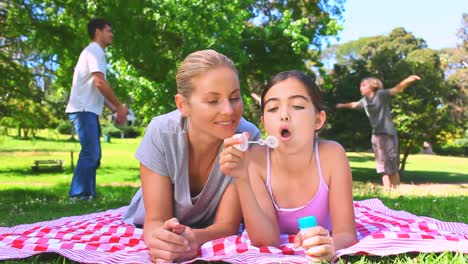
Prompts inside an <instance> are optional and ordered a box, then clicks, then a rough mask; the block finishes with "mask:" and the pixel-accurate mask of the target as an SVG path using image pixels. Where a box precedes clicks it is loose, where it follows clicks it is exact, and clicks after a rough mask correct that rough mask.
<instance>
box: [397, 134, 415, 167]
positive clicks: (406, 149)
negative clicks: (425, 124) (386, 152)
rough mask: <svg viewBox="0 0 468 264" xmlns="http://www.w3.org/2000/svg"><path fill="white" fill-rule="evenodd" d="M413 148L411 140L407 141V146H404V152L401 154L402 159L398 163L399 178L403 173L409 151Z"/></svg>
mask: <svg viewBox="0 0 468 264" xmlns="http://www.w3.org/2000/svg"><path fill="white" fill-rule="evenodd" d="M412 148H413V140H411V139H410V140H409V141H408V144H406V146H405V152H404V153H403V159H402V160H401V163H400V176H401V174H403V173H404V172H405V166H406V161H407V160H408V156H409V154H410V151H411V149H412Z"/></svg>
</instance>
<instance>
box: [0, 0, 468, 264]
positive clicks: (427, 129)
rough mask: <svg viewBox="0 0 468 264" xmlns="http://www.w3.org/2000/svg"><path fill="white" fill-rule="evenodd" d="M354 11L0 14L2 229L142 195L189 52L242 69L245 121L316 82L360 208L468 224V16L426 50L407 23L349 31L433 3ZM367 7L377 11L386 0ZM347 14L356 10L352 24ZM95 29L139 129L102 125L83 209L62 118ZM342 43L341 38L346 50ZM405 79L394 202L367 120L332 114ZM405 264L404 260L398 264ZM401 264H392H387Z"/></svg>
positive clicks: (168, 9)
mask: <svg viewBox="0 0 468 264" xmlns="http://www.w3.org/2000/svg"><path fill="white" fill-rule="evenodd" d="M348 2H349V3H348ZM348 2H345V1H324V0H320V1H319V0H316V1H311V0H301V1H253V0H237V1H231V0H225V1H224V0H219V1H195V0H181V1H140V0H138V1H110V0H109V1H60V0H41V1H36V0H30V1H19V0H11V1H7V2H1V3H0V76H1V77H0V134H1V135H0V181H1V182H2V185H1V187H0V210H2V211H3V212H6V217H4V218H3V219H2V220H0V226H11V225H16V224H21V223H30V222H36V221H43V220H49V219H54V218H58V217H61V216H66V215H77V214H85V213H90V212H96V211H102V210H105V209H109V208H116V207H119V206H123V205H126V204H128V202H129V200H130V198H131V196H132V194H133V193H134V191H135V190H136V188H137V187H138V185H139V175H138V162H137V161H136V160H135V159H134V158H133V154H134V152H135V150H136V147H137V146H138V143H139V141H140V138H141V136H142V133H143V132H144V128H145V126H146V125H147V124H148V122H149V121H150V120H151V118H152V117H153V116H155V115H158V114H162V113H165V112H169V111H171V110H173V109H174V108H175V106H174V100H173V98H174V95H175V92H176V85H175V78H174V76H175V72H176V69H177V66H178V63H180V61H181V60H182V59H183V58H184V57H185V56H186V55H188V54H189V53H191V52H193V51H195V50H199V49H206V48H211V49H215V50H217V51H219V52H221V53H224V54H226V55H227V56H229V57H230V58H232V59H233V60H234V62H235V63H236V66H237V68H238V70H239V77H240V81H241V89H242V92H243V99H244V104H245V115H244V116H245V117H246V118H247V119H249V120H251V121H252V122H254V123H257V124H258V121H259V117H260V115H259V114H260V108H259V106H258V104H257V103H256V101H255V100H254V99H253V98H252V97H251V96H250V94H251V93H260V92H261V90H262V88H263V87H264V86H265V84H266V82H267V80H268V79H269V78H270V77H271V76H273V75H274V74H276V73H278V72H280V71H283V70H289V69H299V70H304V71H306V72H308V73H310V74H313V75H315V76H316V79H317V83H319V84H320V86H321V88H322V90H323V92H324V95H325V100H326V103H327V106H328V109H327V114H328V121H327V124H326V128H325V129H324V130H323V131H322V132H321V134H320V136H321V137H322V138H327V139H333V140H336V141H338V142H340V143H341V144H342V145H343V146H344V147H345V148H346V150H347V151H348V157H349V159H350V162H351V166H352V169H353V180H354V194H355V199H356V200H361V199H366V198H370V197H379V198H380V199H382V200H383V201H384V202H385V204H386V205H387V206H389V207H391V208H393V209H401V210H406V211H410V212H412V213H414V214H417V215H426V216H430V217H434V218H437V219H440V220H444V221H456V222H464V223H468V215H467V213H466V212H468V206H467V204H468V203H467V202H464V201H465V199H466V197H467V196H468V191H467V187H468V186H467V183H468V173H467V172H468V162H467V161H468V159H467V158H466V155H467V154H468V130H467V124H468V120H467V119H468V118H467V116H468V113H467V108H466V105H467V102H468V88H467V82H468V70H467V61H468V59H467V49H468V14H467V13H466V12H463V10H462V9H463V8H461V9H460V8H458V9H457V10H458V18H457V21H458V26H457V27H456V28H454V29H447V31H453V32H451V34H452V35H451V36H452V38H451V39H453V40H455V43H453V45H451V46H438V47H436V48H432V47H431V46H430V45H428V42H426V40H425V39H424V38H423V37H422V36H421V35H417V34H416V33H413V31H412V29H411V28H406V27H405V23H404V22H402V24H397V25H396V26H395V27H394V28H385V27H381V28H380V30H381V31H378V33H377V34H375V35H369V34H372V32H370V33H362V34H360V33H359V31H355V30H357V29H356V28H353V27H352V26H351V25H350V26H349V27H351V29H350V28H345V26H346V25H347V24H346V23H347V22H349V21H352V19H351V18H353V17H354V16H359V17H365V16H366V15H368V16H369V19H368V20H363V21H365V22H366V23H367V24H366V23H365V24H364V25H365V26H364V27H363V28H376V27H378V26H375V25H373V24H374V21H378V20H379V18H381V20H382V21H384V22H383V24H385V19H386V16H385V15H386V14H387V13H388V14H394V16H395V17H397V18H398V17H400V18H401V19H400V20H401V21H408V19H409V16H411V14H413V15H412V16H413V20H411V21H414V20H418V19H419V18H418V15H417V13H427V11H426V10H425V8H426V7H425V5H427V6H429V5H432V4H433V3H434V1H414V2H416V3H419V4H420V5H419V6H415V5H416V4H414V2H412V3H413V5H404V3H402V1H398V2H397V3H392V4H393V5H392V6H393V7H394V8H395V9H396V10H398V8H399V10H401V11H402V12H401V13H399V12H396V11H394V10H390V9H389V8H385V6H384V5H383V4H382V5H380V10H374V9H372V8H371V6H370V5H371V3H369V1H358V2H361V4H360V5H359V6H357V7H356V1H348ZM366 2H367V6H366ZM371 2H372V3H373V5H375V2H379V1H371ZM382 2H385V3H387V4H388V2H390V1H382ZM435 2H439V1H435ZM460 2H463V1H453V2H452V1H446V3H444V4H443V5H444V6H449V7H451V4H454V3H457V4H456V5H454V6H462V5H461V4H459V3H460ZM351 4H353V6H351ZM348 5H350V8H354V9H353V10H361V12H359V13H357V11H355V12H356V13H349V12H348V11H347V8H346V7H347V6H348ZM439 5H442V4H439ZM395 6H397V7H395ZM398 6H399V7H398ZM366 7H369V9H366ZM356 8H357V9H356ZM418 8H419V9H418ZM433 8H434V6H433ZM435 8H436V9H437V6H436V7H435ZM451 8H454V7H451ZM442 10H444V9H443V8H440V11H442ZM403 11H404V12H403ZM347 12H348V13H347ZM378 12H380V13H381V14H380V15H378ZM376 13H377V15H376ZM441 13H443V12H441ZM419 16H420V15H419ZM93 17H105V18H107V19H108V20H110V21H111V22H112V28H113V31H114V41H113V44H112V46H110V47H109V48H108V49H107V56H108V62H109V68H108V79H109V82H110V83H111V85H112V87H113V88H114V90H115V91H116V93H117V95H118V97H119V98H121V99H123V100H124V101H126V102H127V103H128V104H129V105H130V107H131V109H132V110H133V112H134V113H135V116H136V118H137V120H136V122H135V124H134V125H133V126H129V127H125V128H121V127H115V126H114V125H113V124H112V122H109V121H108V117H109V114H110V113H109V112H105V114H104V116H103V119H102V131H103V134H104V135H110V136H111V137H112V139H111V140H110V142H103V160H102V166H101V168H100V169H99V170H98V179H97V181H98V192H99V194H100V199H99V200H97V201H94V202H92V203H84V204H82V203H78V204H77V203H72V202H70V201H68V197H67V193H68V186H69V182H70V180H71V175H72V168H73V166H74V163H75V164H76V159H77V156H78V152H79V143H78V142H77V141H76V140H74V138H73V135H72V131H71V124H70V122H69V121H68V119H67V117H66V115H65V113H64V109H65V106H66V103H67V100H68V95H69V92H70V88H71V81H72V76H73V68H74V65H75V64H76V61H77V58H78V56H79V53H80V52H81V50H82V49H83V48H84V47H85V46H86V45H87V43H88V42H89V39H88V37H87V33H86V26H85V25H86V23H87V21H88V20H89V19H91V18H93ZM433 19H434V21H436V20H437V19H440V18H437V17H436V16H434V18H433ZM451 19H453V17H451ZM379 23H380V21H379ZM379 23H378V22H375V24H376V25H378V24H379ZM388 24H391V23H388ZM366 25H367V27H366ZM385 25H386V24H385ZM428 27H431V25H428ZM350 30H352V31H351V32H353V33H349V32H350ZM433 31H436V30H435V29H434V30H433ZM342 33H346V34H344V36H343V37H342V38H340V34H342ZM449 33H450V32H449ZM445 34H447V32H445ZM337 36H338V38H337ZM444 36H446V35H443V36H440V38H444ZM445 39H447V37H445ZM410 74H418V75H419V76H421V77H422V80H421V81H419V82H416V83H413V84H412V85H411V86H410V87H409V88H408V89H407V90H405V92H403V93H401V94H398V95H397V96H396V97H395V98H394V100H393V103H392V106H393V115H394V120H395V124H396V127H397V130H398V133H399V138H400V152H401V154H402V155H401V160H402V162H401V165H400V167H401V170H402V172H403V176H402V181H403V184H402V187H401V188H400V190H398V191H396V192H392V193H389V194H387V193H383V192H382V191H381V189H380V187H379V182H380V179H379V178H378V177H376V174H375V169H374V163H373V155H372V153H370V152H369V151H370V149H371V146H370V133H371V129H370V126H369V124H368V121H367V117H366V116H365V114H364V113H363V112H360V111H351V110H339V111H338V110H336V109H334V107H333V106H334V105H335V104H336V103H337V102H347V101H355V100H358V99H359V97H360V94H359V90H358V87H359V82H360V80H361V79H362V78H363V77H367V76H375V77H378V78H380V79H381V80H382V81H383V83H384V85H385V86H386V87H392V86H394V85H396V84H397V83H398V82H399V81H400V80H402V79H403V78H405V77H406V76H408V75H410ZM122 137H123V138H122ZM103 141H104V140H103ZM107 141H109V140H107ZM424 141H427V142H430V143H431V144H432V150H433V151H434V153H435V154H436V155H427V154H419V153H421V151H422V145H423V142H424ZM41 159H61V160H64V168H63V171H61V172H52V171H45V172H41V173H33V172H32V170H31V166H32V165H33V162H34V161H35V160H41ZM422 256H423V257H422V258H424V261H427V262H428V263H432V262H431V259H432V258H434V261H435V259H437V258H441V256H442V257H444V258H445V257H447V258H454V259H458V260H463V259H466V256H457V255H455V256H453V255H450V254H447V255H444V254H442V255H431V254H429V255H427V254H423V255H422ZM406 258H407V256H401V257H397V259H401V260H402V261H404V260H405V259H406ZM410 258H413V256H410ZM384 259H385V258H384ZM394 260H395V259H394V258H389V259H388V261H390V262H389V263H391V261H394ZM439 260H440V259H439ZM30 261H31V260H29V261H26V262H25V263H29V262H30ZM35 261H36V260H35ZM37 261H41V260H37ZM59 261H60V260H59ZM369 261H372V260H369ZM379 261H382V260H381V259H379V260H378V261H377V262H379ZM433 263H438V262H437V261H435V262H433ZM463 263H466V262H463Z"/></svg>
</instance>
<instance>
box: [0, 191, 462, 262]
mask: <svg viewBox="0 0 468 264" xmlns="http://www.w3.org/2000/svg"><path fill="white" fill-rule="evenodd" d="M354 208H355V213H356V225H357V235H358V239H359V242H358V243H356V244H355V245H353V246H351V247H349V248H346V249H342V250H340V251H338V252H337V254H336V257H339V256H343V255H356V254H369V255H378V256H385V255H394V254H399V253H405V252H443V251H460V252H464V253H468V225H467V224H463V223H450V222H442V221H438V220H435V219H432V218H428V217H420V216H415V215H413V214H410V213H408V212H404V211H394V210H391V209H389V208H387V207H386V206H385V205H383V203H382V202H381V201H380V200H378V199H370V200H365V201H356V202H354ZM125 209H126V207H122V208H119V209H115V210H108V211H106V212H101V213H94V214H88V215H82V216H72V217H63V218H60V219H58V220H53V221H47V222H40V223H34V224H27V225H18V226H15V227H0V260H5V259H16V258H26V257H30V256H32V255H35V254H40V253H45V252H55V253H58V254H60V255H62V256H65V257H66V258H69V259H71V260H74V261H77V262H83V263H150V262H151V257H150V254H149V251H148V249H147V248H146V246H145V244H144V242H143V241H142V229H138V228H135V227H133V226H131V225H127V224H125V223H123V222H122V220H121V219H122V213H123V212H124V211H125ZM293 238H294V237H293V236H292V235H284V236H282V237H281V239H282V240H281V242H282V246H281V247H280V248H275V247H263V248H257V247H253V246H251V245H250V242H249V239H248V234H247V233H246V232H244V233H243V234H242V235H241V236H230V237H226V238H220V239H216V240H213V241H209V242H207V243H205V244H204V245H203V246H202V247H201V249H200V251H199V257H198V258H197V259H201V260H211V261H214V260H222V261H226V262H230V263H252V262H255V263H278V262H281V263H304V261H305V258H304V252H303V250H301V249H294V248H293V246H292V241H293Z"/></svg>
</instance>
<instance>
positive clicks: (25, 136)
mask: <svg viewBox="0 0 468 264" xmlns="http://www.w3.org/2000/svg"><path fill="white" fill-rule="evenodd" d="M28 135H29V128H23V137H24V138H27V137H28Z"/></svg>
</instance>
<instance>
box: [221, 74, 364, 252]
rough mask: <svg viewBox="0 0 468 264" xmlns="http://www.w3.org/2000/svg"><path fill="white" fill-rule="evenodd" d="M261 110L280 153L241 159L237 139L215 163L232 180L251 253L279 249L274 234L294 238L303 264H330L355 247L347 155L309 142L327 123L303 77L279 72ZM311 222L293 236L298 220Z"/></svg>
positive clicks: (261, 151)
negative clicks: (321, 263)
mask: <svg viewBox="0 0 468 264" xmlns="http://www.w3.org/2000/svg"><path fill="white" fill-rule="evenodd" d="M261 108H262V123H263V125H264V128H265V131H266V132H267V134H268V135H270V136H275V137H276V138H277V139H278V141H279V145H278V147H277V148H275V149H270V148H268V147H267V146H258V145H257V146H254V147H252V148H251V149H250V151H248V152H242V151H240V150H239V149H238V148H236V145H237V144H239V143H241V139H239V138H235V137H231V138H228V139H225V140H224V149H223V151H222V153H221V157H220V165H221V171H222V172H223V173H225V174H227V175H231V176H232V177H234V178H235V185H236V188H237V192H238V194H239V198H240V202H241V207H242V213H243V217H244V222H245V225H246V228H247V231H248V234H249V237H250V240H251V242H252V245H254V246H259V247H262V246H279V244H280V234H296V237H295V241H294V245H295V247H299V246H302V247H303V248H304V250H305V252H306V255H307V257H308V258H309V260H312V261H322V260H326V261H329V260H331V259H332V258H333V255H334V253H335V252H336V250H339V249H342V248H345V247H348V246H350V245H352V244H353V243H354V242H355V241H356V229H355V223H354V208H353V195H352V177H351V170H350V167H349V163H348V160H347V157H346V153H345V151H344V149H343V148H342V147H341V145H339V144H338V143H336V142H333V141H325V140H318V139H317V138H316V136H315V135H316V132H317V131H318V130H319V129H320V128H322V126H323V125H324V123H325V120H326V114H325V112H324V110H323V109H324V105H323V102H322V99H321V95H320V90H319V88H318V87H317V85H316V84H315V82H314V79H313V78H311V77H309V76H307V75H306V74H304V73H303V72H300V71H286V72H281V73H279V74H277V75H276V76H274V77H273V79H272V80H271V82H270V84H269V85H268V86H267V87H266V88H265V90H264V91H263V93H262V97H261ZM245 134H246V135H247V133H245ZM247 136H248V135H247ZM254 190H255V191H254ZM309 215H314V216H315V217H316V219H317V223H318V225H317V226H316V227H314V228H311V229H308V230H307V231H305V232H304V231H303V232H302V233H301V232H299V228H298V226H297V220H298V219H299V218H301V217H304V216H309Z"/></svg>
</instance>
